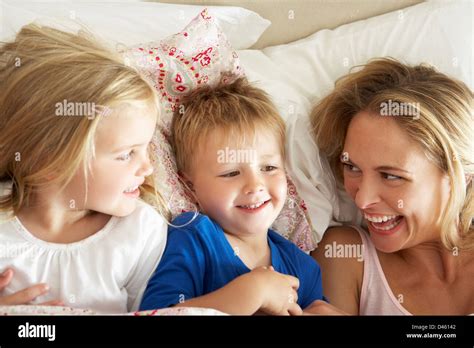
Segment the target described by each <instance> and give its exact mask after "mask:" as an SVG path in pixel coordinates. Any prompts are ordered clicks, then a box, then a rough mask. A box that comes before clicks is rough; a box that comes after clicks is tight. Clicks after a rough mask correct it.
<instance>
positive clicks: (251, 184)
mask: <svg viewBox="0 0 474 348" xmlns="http://www.w3.org/2000/svg"><path fill="white" fill-rule="evenodd" d="M264 188H265V186H264V184H263V182H262V180H260V178H259V176H258V175H249V177H248V178H247V182H246V185H245V188H244V192H245V194H251V193H257V192H261V191H263V190H264Z"/></svg>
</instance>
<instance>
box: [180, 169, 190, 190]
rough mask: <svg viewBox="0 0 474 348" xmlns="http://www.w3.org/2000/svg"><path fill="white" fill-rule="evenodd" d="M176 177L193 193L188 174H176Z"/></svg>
mask: <svg viewBox="0 0 474 348" xmlns="http://www.w3.org/2000/svg"><path fill="white" fill-rule="evenodd" d="M178 175H179V177H180V178H181V180H182V181H183V182H184V183H185V184H186V186H187V187H188V188H189V189H190V190H191V191H192V192H194V185H193V182H192V181H191V178H190V177H189V175H188V174H186V173H184V172H181V171H180V172H178Z"/></svg>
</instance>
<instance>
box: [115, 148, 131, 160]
mask: <svg viewBox="0 0 474 348" xmlns="http://www.w3.org/2000/svg"><path fill="white" fill-rule="evenodd" d="M133 154H134V151H133V150H131V151H130V152H128V153H125V154H123V155H121V156H119V157H118V158H117V159H118V160H119V161H128V160H129V159H130V158H132V155H133Z"/></svg>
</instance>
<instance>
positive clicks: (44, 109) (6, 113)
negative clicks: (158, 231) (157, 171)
mask: <svg viewBox="0 0 474 348" xmlns="http://www.w3.org/2000/svg"><path fill="white" fill-rule="evenodd" d="M136 102H139V103H140V102H141V103H148V104H151V105H153V106H154V108H155V109H156V112H157V113H158V110H159V108H158V101H157V99H156V93H155V91H154V89H153V87H152V86H151V85H149V84H148V83H147V82H146V81H145V80H144V79H143V78H142V77H141V76H140V75H139V73H138V72H137V71H136V70H134V69H133V68H131V67H128V66H126V65H125V64H124V63H123V61H122V59H121V58H120V56H119V55H118V54H115V53H112V51H111V50H110V51H109V50H108V49H105V48H104V47H103V46H102V45H101V44H99V43H98V42H97V41H96V40H95V39H94V38H93V37H92V36H91V35H90V34H87V33H86V32H81V33H79V34H77V35H76V34H71V33H67V32H64V31H61V30H57V29H53V28H50V27H44V26H39V25H36V24H30V25H27V26H24V27H23V28H22V29H21V31H20V32H19V33H18V34H17V36H16V38H15V40H14V41H13V42H9V43H5V44H3V45H1V46H0V134H1V137H0V151H1V156H0V182H5V181H12V183H13V186H12V189H11V191H10V192H7V194H4V195H2V196H0V211H3V212H8V213H13V214H17V213H18V212H19V211H20V210H21V209H22V208H23V207H25V206H28V205H29V203H30V201H31V199H32V196H33V195H34V193H35V192H37V191H38V190H40V189H41V188H43V187H45V186H47V185H50V184H53V183H54V184H58V185H60V187H61V188H64V187H65V186H66V185H67V184H68V183H69V182H70V180H71V179H72V177H73V176H74V174H75V173H76V172H77V170H80V169H81V167H82V170H84V173H85V175H86V178H87V172H88V164H89V163H90V159H91V158H92V156H93V154H94V137H95V132H96V129H97V125H98V123H99V121H100V118H101V116H102V115H104V113H107V112H108V110H110V109H113V108H114V106H118V105H120V104H123V103H136ZM66 103H74V105H79V106H83V107H84V108H83V109H84V110H88V111H85V112H84V113H83V114H82V113H81V114H75V115H74V116H83V117H64V116H65V114H62V113H61V112H64V110H61V108H60V106H61V104H64V105H66ZM91 105H92V106H93V107H91ZM94 108H95V110H94ZM97 108H99V110H100V112H97V110H96V109H97ZM109 108H110V109H109ZM91 109H92V110H94V111H93V112H92V113H91V112H90V110H91ZM58 111H59V112H58ZM81 112H82V111H81ZM84 116H86V117H84ZM111 175H113V174H111ZM153 181H154V180H153V176H152V175H150V176H149V177H147V178H146V181H145V184H144V185H143V186H142V187H141V188H140V190H141V191H142V196H143V198H144V199H145V200H146V201H147V202H149V203H151V204H153V205H154V206H155V208H157V209H158V210H159V211H160V212H161V213H162V214H163V215H165V216H168V213H167V209H166V205H165V204H164V200H163V199H162V197H161V195H160V194H159V193H158V192H157V191H156V188H155V185H154V182H153ZM0 194H1V192H0Z"/></svg>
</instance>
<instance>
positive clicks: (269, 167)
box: [263, 166, 278, 172]
mask: <svg viewBox="0 0 474 348" xmlns="http://www.w3.org/2000/svg"><path fill="white" fill-rule="evenodd" d="M276 169H278V168H277V167H275V166H265V167H263V171H264V172H272V171H274V170H276Z"/></svg>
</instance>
